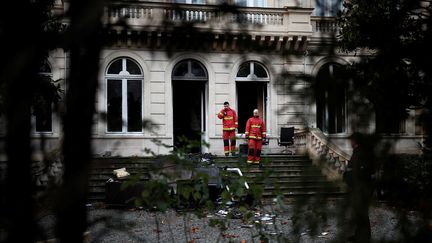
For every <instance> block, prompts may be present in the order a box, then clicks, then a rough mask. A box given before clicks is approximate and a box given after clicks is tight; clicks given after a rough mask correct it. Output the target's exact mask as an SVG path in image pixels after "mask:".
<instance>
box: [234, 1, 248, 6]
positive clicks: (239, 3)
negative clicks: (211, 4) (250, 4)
mask: <svg viewBox="0 0 432 243" xmlns="http://www.w3.org/2000/svg"><path fill="white" fill-rule="evenodd" d="M235 4H236V5H237V6H242V7H246V5H247V1H246V0H236V1H235Z"/></svg>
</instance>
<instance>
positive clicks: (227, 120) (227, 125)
mask: <svg viewBox="0 0 432 243" xmlns="http://www.w3.org/2000/svg"><path fill="white" fill-rule="evenodd" d="M217 116H218V118H219V119H223V122H222V123H223V142H224V153H225V156H228V155H229V153H230V152H231V155H235V153H236V137H235V136H236V129H237V127H238V123H237V114H236V112H235V111H234V110H233V109H231V108H230V105H229V103H228V101H225V102H224V108H223V109H222V110H221V111H220V112H219V113H218V115H217ZM230 142H231V146H230Z"/></svg>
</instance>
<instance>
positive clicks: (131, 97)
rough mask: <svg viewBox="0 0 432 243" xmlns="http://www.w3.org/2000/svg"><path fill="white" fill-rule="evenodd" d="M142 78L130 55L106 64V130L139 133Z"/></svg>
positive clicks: (140, 127)
mask: <svg viewBox="0 0 432 243" xmlns="http://www.w3.org/2000/svg"><path fill="white" fill-rule="evenodd" d="M143 79H144V75H143V72H142V70H141V67H140V66H139V65H138V63H137V62H135V61H134V60H132V59H130V58H127V57H122V58H118V59H116V60H114V61H113V62H111V63H110V64H109V66H108V68H107V72H106V74H105V80H106V87H107V89H106V97H107V100H106V101H107V104H106V105H107V131H108V132H142V129H143V127H142V126H143V111H142V107H143V105H142V96H143Z"/></svg>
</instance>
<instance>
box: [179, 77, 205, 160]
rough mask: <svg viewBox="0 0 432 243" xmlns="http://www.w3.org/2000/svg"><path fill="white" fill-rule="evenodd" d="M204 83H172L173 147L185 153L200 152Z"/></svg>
mask: <svg viewBox="0 0 432 243" xmlns="http://www.w3.org/2000/svg"><path fill="white" fill-rule="evenodd" d="M204 88H205V83H203V82H197V81H184V80H182V81H178V82H173V110H174V114H173V115H174V145H175V147H176V148H186V147H188V148H189V149H187V152H190V153H198V152H201V139H202V137H201V134H202V133H203V131H204V129H205V122H204V121H205V120H204V116H203V113H205V112H203V111H204V109H205V107H204V106H203V96H204V90H205V89H204Z"/></svg>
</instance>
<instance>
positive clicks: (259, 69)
mask: <svg viewBox="0 0 432 243" xmlns="http://www.w3.org/2000/svg"><path fill="white" fill-rule="evenodd" d="M254 73H255V75H256V76H257V77H258V78H268V76H267V72H266V71H265V69H264V67H263V66H261V65H260V64H258V63H254Z"/></svg>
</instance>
